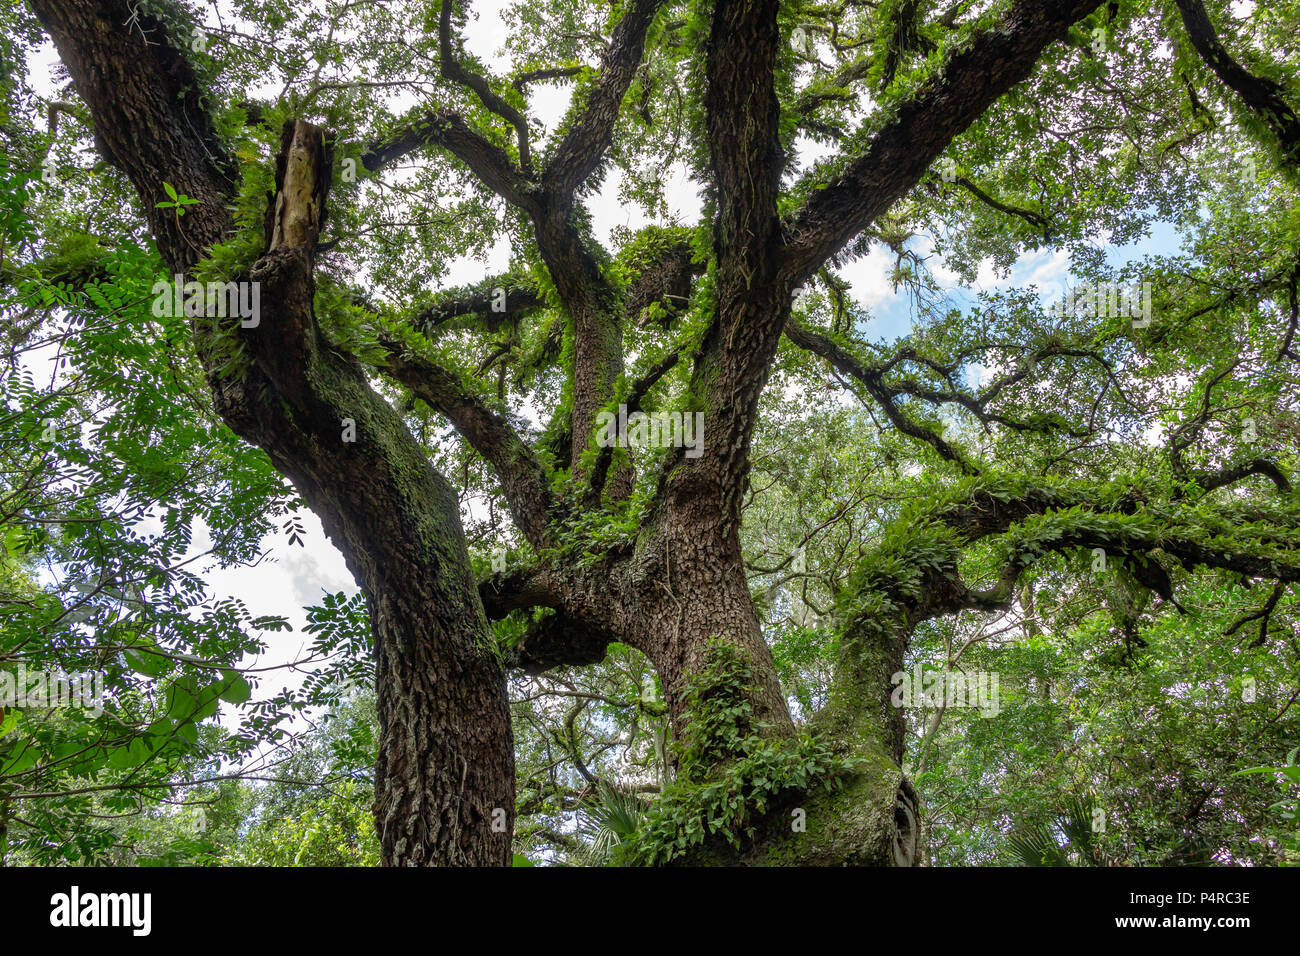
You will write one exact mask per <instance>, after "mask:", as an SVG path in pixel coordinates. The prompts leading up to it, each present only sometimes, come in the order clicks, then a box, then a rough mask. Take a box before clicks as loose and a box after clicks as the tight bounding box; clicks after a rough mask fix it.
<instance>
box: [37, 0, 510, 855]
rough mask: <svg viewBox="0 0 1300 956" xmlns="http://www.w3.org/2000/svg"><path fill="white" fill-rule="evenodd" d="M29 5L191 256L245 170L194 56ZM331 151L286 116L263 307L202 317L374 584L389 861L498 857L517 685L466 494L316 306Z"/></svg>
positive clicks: (236, 394)
mask: <svg viewBox="0 0 1300 956" xmlns="http://www.w3.org/2000/svg"><path fill="white" fill-rule="evenodd" d="M32 8H33V10H34V11H35V12H36V14H37V16H38V17H39V18H40V19H41V21H42V23H43V24H44V26H45V28H46V30H47V31H48V32H49V33H50V35H51V37H52V38H53V40H54V43H55V46H56V47H57V49H58V51H59V55H60V57H61V59H62V60H63V62H64V63H65V64H66V65H67V66H68V69H69V72H70V73H71V74H72V77H73V79H74V81H75V82H76V84H77V89H78V92H79V93H80V94H81V96H82V97H83V99H85V101H86V103H87V104H88V105H89V107H90V110H91V115H92V118H93V120H94V124H95V132H96V134H97V138H98V140H99V141H100V143H101V145H102V148H103V149H104V150H105V152H106V154H107V156H108V158H109V160H110V161H111V162H113V163H114V165H116V166H118V167H119V168H120V169H122V170H123V172H124V173H126V175H127V176H128V178H129V179H130V181H131V183H132V185H133V186H134V187H135V189H136V192H137V193H138V194H139V196H140V199H141V202H142V205H143V206H144V209H145V214H146V216H147V217H148V220H149V225H150V228H151V230H152V232H153V235H154V237H155V238H156V240H157V242H158V247H159V250H160V251H161V253H162V255H163V258H164V260H165V261H166V262H167V264H168V266H169V268H170V270H171V271H172V272H175V273H186V272H188V271H189V270H190V269H191V268H192V267H193V266H194V265H195V264H196V263H197V262H199V260H200V259H201V258H203V256H205V255H206V254H207V251H208V250H209V249H210V248H211V246H212V245H213V244H215V243H217V242H220V241H223V240H224V239H226V238H228V236H229V234H230V233H231V230H232V229H233V222H232V220H231V217H230V214H229V212H228V211H227V207H228V204H229V203H230V202H231V201H232V199H233V196H234V191H235V190H234V176H233V175H232V173H231V171H232V170H234V169H235V168H236V167H235V164H234V163H233V162H231V161H230V160H229V158H228V157H227V156H226V155H225V152H224V148H223V147H222V145H221V143H220V142H219V141H218V139H217V137H216V136H215V134H214V133H213V131H212V125H211V122H210V120H209V117H208V116H207V115H206V113H205V112H204V110H203V108H202V107H201V104H200V102H199V94H198V90H197V81H196V78H195V76H194V73H193V70H192V69H191V68H190V67H189V65H188V63H187V62H186V60H185V58H184V56H183V55H182V54H181V53H180V52H179V51H178V48H177V47H176V46H175V45H173V43H172V40H171V39H170V38H169V37H168V36H167V29H166V27H165V25H164V24H163V23H161V22H160V21H158V20H157V19H156V18H154V17H152V16H151V15H149V14H148V13H146V12H144V11H143V10H135V9H133V8H131V7H130V6H129V4H127V3H126V2H124V0H32ZM330 165H331V164H330V155H329V150H328V149H327V148H326V145H325V141H324V137H323V135H322V133H321V131H320V130H319V129H317V128H316V127H313V126H311V125H310V124H308V123H304V122H301V121H291V122H290V123H289V124H287V126H286V130H285V136H284V141H283V145H282V150H281V153H280V156H279V158H278V168H277V177H276V185H277V189H276V195H275V197H274V199H273V202H272V206H271V208H270V209H269V210H268V223H267V225H268V229H267V232H268V242H267V249H266V251H265V253H264V254H263V255H262V256H261V257H260V258H259V259H258V260H257V262H256V263H255V264H254V265H253V266H252V268H251V270H250V271H249V272H248V274H247V275H239V276H236V277H234V278H235V279H236V280H238V281H247V282H254V283H260V296H259V298H260V304H261V314H260V316H259V319H258V322H257V324H256V325H255V326H253V327H249V328H241V327H239V325H240V320H239V318H237V317H230V318H226V319H217V320H213V319H199V320H196V322H195V323H194V330H195V336H196V340H197V346H198V351H199V355H200V358H201V359H202V360H203V361H204V365H205V368H206V372H207V376H208V380H209V384H210V386H211V388H212V392H213V396H214V400H215V405H216V408H217V410H218V412H219V413H220V414H221V416H222V418H223V419H224V420H225V421H226V423H227V424H228V425H229V426H230V427H231V428H232V429H233V430H234V431H235V432H236V433H237V434H239V435H240V436H241V437H243V438H245V439H246V440H248V441H250V442H251V443H253V444H256V445H258V446H260V447H261V448H263V449H264V450H265V451H266V453H267V454H268V455H269V456H270V458H271V461H272V463H273V464H274V465H275V467H276V469H277V470H278V471H280V472H281V473H282V474H284V475H285V476H287V477H288V478H289V479H290V480H291V481H293V483H294V485H295V486H296V487H297V488H298V490H299V492H300V493H301V494H302V496H303V498H304V499H305V500H306V502H307V504H308V505H309V506H310V507H311V509H312V510H313V511H314V512H315V513H316V514H317V515H318V516H319V517H320V519H321V522H322V525H323V526H324V528H325V531H326V534H327V535H328V536H329V537H330V539H331V540H332V541H333V542H334V544H335V545H336V546H337V547H338V548H339V549H340V551H342V553H343V555H344V557H345V559H346V560H347V563H348V567H349V568H350V570H351V571H352V572H353V574H354V575H355V576H356V578H357V580H358V582H359V584H360V585H361V588H362V590H363V592H364V593H365V595H366V599H367V604H368V607H369V610H370V618H371V627H372V631H373V634H374V643H375V653H376V665H377V685H378V686H377V696H378V710H379V720H380V744H379V746H380V758H379V762H378V766H377V768H376V791H377V792H376V800H375V813H376V822H377V826H378V831H379V837H380V844H381V850H382V860H383V862H384V863H385V864H387V865H428V864H477V865H489V864H490V865H506V864H508V863H509V862H510V860H511V832H512V827H513V818H514V747H513V740H512V736H511V729H510V717H509V701H508V698H507V695H506V687H505V675H504V667H503V664H502V662H501V661H500V659H499V657H498V655H497V652H496V650H495V648H494V647H493V642H492V640H491V636H490V632H489V630H488V627H487V621H486V618H485V616H484V614H483V610H482V605H481V603H480V600H479V597H478V589H477V587H476V584H475V582H474V580H473V578H472V576H471V572H470V566H469V557H468V552H467V550H466V545H465V540H464V535H463V532H462V529H461V525H460V516H459V511H458V507H457V502H456V497H455V495H454V494H453V493H452V491H451V489H450V487H449V486H448V485H447V483H446V481H445V480H444V479H443V478H442V476H441V475H439V474H438V473H437V472H436V471H435V470H434V469H433V468H432V467H431V466H430V464H429V462H428V458H427V456H426V455H425V453H424V451H423V449H422V448H421V447H420V446H419V444H418V443H417V442H416V441H415V439H414V438H412V436H411V435H410V433H409V431H408V430H407V429H406V426H405V424H404V423H403V422H402V420H401V417H400V416H399V415H398V414H397V413H396V412H395V411H394V410H393V409H392V408H391V407H390V406H389V405H388V403H387V402H386V401H385V400H384V399H383V398H382V397H380V396H379V395H378V394H376V393H375V392H374V390H373V389H371V388H370V386H369V384H368V383H367V381H366V376H365V373H364V372H363V371H362V369H361V367H360V366H359V365H358V364H356V363H355V362H354V361H352V360H350V359H349V358H347V357H344V356H342V355H340V354H339V353H338V352H337V351H336V350H335V349H333V348H332V347H331V346H330V343H329V342H328V340H327V339H326V337H325V336H324V334H323V333H322V331H321V330H320V328H319V326H318V324H317V322H316V317H315V314H314V311H313V299H314V283H313V278H312V268H313V259H314V253H315V247H316V242H317V240H318V238H319V234H320V228H321V224H322V222H323V220H324V217H325V209H326V207H325V198H326V194H327V191H328V187H329V178H330ZM163 183H168V184H170V185H172V186H173V187H174V188H175V189H176V190H177V191H178V192H180V193H183V194H184V195H187V196H190V197H193V198H195V199H198V200H199V202H198V204H197V205H193V206H190V207H188V211H187V213H186V215H185V216H184V218H183V219H182V218H181V217H180V216H178V215H177V214H176V212H175V211H173V210H170V209H159V208H157V206H156V203H157V202H158V201H160V200H161V199H163V198H165V193H164V190H163ZM231 348H234V349H235V350H236V351H237V352H240V353H242V355H243V356H244V357H245V358H247V359H248V361H247V362H244V363H241V366H242V367H241V370H240V371H238V372H231V371H229V370H223V368H222V365H223V361H224V360H223V359H222V358H219V356H220V355H221V354H222V351H223V349H224V350H225V355H226V357H228V356H229V351H230V349H231ZM348 423H350V425H351V427H350V428H349V427H348ZM345 436H346V437H345Z"/></svg>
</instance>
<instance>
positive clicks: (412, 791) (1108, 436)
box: [0, 0, 1300, 865]
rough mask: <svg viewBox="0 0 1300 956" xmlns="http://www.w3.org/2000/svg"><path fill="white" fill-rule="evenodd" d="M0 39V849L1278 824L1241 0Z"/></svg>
mask: <svg viewBox="0 0 1300 956" xmlns="http://www.w3.org/2000/svg"><path fill="white" fill-rule="evenodd" d="M496 16H499V17H500V22H501V23H502V24H503V25H504V27H505V30H504V33H503V34H502V35H501V37H500V40H499V46H500V48H499V49H495V50H493V51H492V53H491V55H490V56H489V55H487V54H485V53H484V52H483V51H484V50H485V48H486V47H487V46H491V45H492V44H491V43H489V42H488V41H486V40H485V39H484V36H485V34H484V32H483V30H482V28H483V25H484V23H486V22H488V21H489V19H490V18H491V17H496ZM0 17H3V19H4V21H5V28H6V29H5V31H4V34H3V41H2V43H0V64H2V65H3V69H2V70H0V93H2V94H3V98H2V101H0V102H2V104H3V105H0V137H2V138H3V149H2V150H0V216H2V219H0V228H2V230H3V232H2V234H0V296H2V299H0V308H2V309H3V312H4V315H5V319H6V322H5V330H4V338H5V341H4V348H5V352H6V355H5V359H6V365H5V369H4V375H3V378H2V379H0V393H2V396H3V406H2V408H0V534H2V535H3V544H4V553H3V557H2V558H0V669H3V670H9V671H13V670H14V669H15V668H17V667H19V666H21V667H22V668H25V669H26V670H27V671H31V672H32V673H35V672H37V671H40V672H42V673H50V674H54V673H56V672H57V673H63V674H73V673H79V674H88V675H94V677H95V679H97V680H99V681H100V682H101V684H102V688H103V693H102V695H101V697H100V698H99V699H100V701H101V703H102V707H97V708H92V709H87V708H85V707H80V708H78V707H44V706H41V705H40V704H39V703H33V702H31V701H30V700H29V701H28V702H27V703H26V704H24V703H23V702H22V701H18V700H14V701H4V700H0V704H4V705H5V706H4V709H3V711H2V713H3V714H4V716H3V718H0V856H4V855H5V854H9V855H11V856H12V857H13V858H15V859H17V860H18V861H19V862H32V863H48V862H56V861H60V860H62V861H77V862H124V861H125V862H147V863H174V862H182V861H188V862H201V863H208V864H223V863H225V864H229V863H261V864H298V865H301V864H320V865H338V864H347V865H369V864H374V863H377V862H382V863H383V864H388V865H398V864H400V865H426V864H453V865H457V864H477V865H484V864H510V863H511V862H514V863H516V864H521V863H527V862H534V863H569V864H646V865H660V864H665V863H672V862H687V863H700V862H713V863H741V864H750V865H771V864H843V863H855V864H883V865H918V864H924V865H974V864H987V863H1005V862H1009V861H1011V862H1022V863H1027V864H1032V865H1037V864H1055V865H1105V864H1120V865H1158V864H1168V863H1191V862H1195V863H1218V864H1256V865H1258V864H1279V863H1294V862H1295V861H1296V854H1297V852H1300V845H1297V837H1298V834H1297V830H1296V823H1297V816H1296V814H1297V812H1300V808H1297V805H1296V790H1295V787H1296V785H1297V782H1298V778H1300V770H1297V769H1296V754H1295V748H1296V747H1297V746H1298V745H1300V711H1298V710H1297V709H1296V708H1295V706H1294V704H1295V701H1296V699H1297V697H1300V683H1297V681H1300V661H1298V658H1300V644H1298V643H1297V639H1298V638H1300V624H1298V623H1297V621H1298V614H1300V612H1298V610H1297V607H1298V606H1297V603H1296V596H1295V588H1294V586H1295V585H1296V584H1297V582H1300V549H1298V545H1300V498H1297V496H1296V491H1295V488H1294V485H1293V482H1294V480H1295V475H1296V473H1297V468H1298V467H1300V399H1298V397H1297V384H1298V382H1300V374H1298V373H1300V337H1298V335H1297V329H1298V328H1300V292H1298V289H1300V120H1297V117H1296V113H1295V110H1296V109H1297V108H1298V106H1297V104H1300V77H1297V57H1296V50H1295V37H1296V36H1297V34H1298V32H1300V4H1297V3H1294V2H1290V0H1286V2H1272V3H1267V4H1265V3H1247V4H1240V3H1229V2H1226V0H1150V2H1145V0H1143V2H1139V0H1121V2H1102V0H1056V2H1051V0H990V2H978V0H975V2H971V0H956V2H941V0H880V2H868V0H843V2H840V3H813V2H780V0H705V2H700V3H696V2H693V0H686V2H669V0H615V2H602V3H596V2H590V0H561V2H558V3H547V4H539V3H534V2H530V0H520V2H516V3H513V4H511V5H508V6H506V7H504V8H502V9H501V10H499V11H493V12H492V13H487V12H485V13H483V14H482V15H481V17H479V19H477V20H476V19H475V17H476V14H475V12H474V8H473V5H472V4H470V3H467V2H464V0H460V2H457V0H440V2H424V0H391V2H390V0H337V2H336V0H330V2H326V3H324V4H321V5H313V4H310V3H299V2H292V0H233V2H220V3H212V4H210V5H203V4H198V3H187V2H181V0H28V3H27V5H26V6H25V7H23V6H10V7H7V8H6V9H5V10H4V12H3V13H2V14H0ZM46 40H49V41H52V44H53V49H54V51H55V52H57V56H58V59H59V61H60V64H61V65H60V66H59V68H58V69H57V71H56V74H55V76H56V79H55V80H54V82H50V81H49V79H48V78H47V77H45V76H43V75H42V73H41V68H40V56H39V51H40V50H41V49H43V48H42V44H43V43H44V42H45V41H46ZM614 206H617V207H618V208H619V210H620V213H621V214H623V218H624V219H625V223H626V224H619V223H617V222H616V221H615V217H612V216H611V215H610V214H609V211H610V209H611V208H613V207H614ZM611 223H613V224H612V225H611ZM881 262H884V263H885V264H886V266H885V268H883V269H879V270H878V272H877V273H875V274H876V275H878V283H879V286H880V287H879V288H873V287H871V286H870V285H869V283H868V282H867V281H866V278H864V277H867V276H869V275H871V274H873V273H870V272H869V271H868V266H870V267H871V268H875V264H877V263H881ZM474 263H479V264H480V266H476V267H475V268H477V269H478V271H477V272H476V273H475V275H477V278H475V279H473V280H472V281H469V282H467V283H464V284H458V283H459V279H453V278H452V277H453V276H461V275H465V274H467V271H468V270H469V269H470V267H471V266H472V265H473V264H474ZM489 263H490V266H489ZM305 511H310V512H311V513H313V514H314V515H315V516H316V517H317V518H318V519H319V521H320V524H321V526H322V528H323V530H324V533H325V535H326V536H328V538H329V540H330V541H331V542H332V543H333V545H334V546H335V547H337V548H338V550H339V551H340V552H341V553H342V554H343V556H344V558H345V560H346V561H347V565H348V568H349V570H350V571H351V573H352V574H353V575H354V577H355V579H356V583H357V586H358V588H359V593H357V594H356V595H351V594H348V593H329V594H326V595H324V596H323V597H322V599H321V601H320V603H319V604H318V605H317V606H315V607H312V608H309V609H307V612H306V619H307V621H308V624H307V631H308V634H309V637H310V642H309V644H308V646H307V647H305V648H304V652H303V654H302V659H301V660H295V661H294V662H293V663H292V664H290V665H286V668H285V669H286V670H288V671H290V672H292V673H295V674H300V675H302V676H301V679H298V680H297V682H296V683H295V684H293V686H289V687H287V688H285V689H283V690H276V691H274V692H270V693H260V692H259V687H260V686H261V683H262V679H263V677H264V671H263V670H261V669H259V667H258V666H257V664H256V660H255V659H256V655H257V654H258V653H259V652H260V651H263V650H264V649H265V648H266V647H267V646H268V643H271V642H277V641H284V640H288V639H289V632H290V631H291V630H292V625H291V624H290V622H289V621H288V620H287V619H286V618H285V617H284V616H265V615H256V614H253V613H251V612H250V611H249V610H248V608H247V607H246V606H245V605H244V603H243V602H241V601H240V600H239V599H238V598H237V597H236V598H231V597H226V596H220V595H217V594H215V593H214V591H213V589H212V587H211V584H210V582H209V581H208V580H206V578H205V576H204V573H203V567H204V566H231V565H239V564H250V563H255V562H257V561H258V560H261V559H262V558H263V556H264V555H263V547H264V545H263V542H264V539H266V538H267V536H268V535H270V534H272V533H273V532H276V531H279V532H281V533H282V534H283V535H285V536H287V539H288V541H289V546H290V547H293V546H297V545H301V544H302V543H303V541H304V537H305V536H306V534H307V532H306V531H305V530H304V525H303V513H304V512H305ZM277 635H279V636H277ZM0 686H2V685H0ZM196 812H200V813H201V820H202V822H201V825H199V826H198V827H197V828H196V827H195V826H193V825H192V816H193V814H194V813H196Z"/></svg>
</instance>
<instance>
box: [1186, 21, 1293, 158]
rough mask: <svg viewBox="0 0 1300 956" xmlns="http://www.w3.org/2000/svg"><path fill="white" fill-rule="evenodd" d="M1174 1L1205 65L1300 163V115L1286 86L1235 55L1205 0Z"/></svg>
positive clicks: (1287, 155) (1289, 154)
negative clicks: (1252, 69) (1248, 66)
mask: <svg viewBox="0 0 1300 956" xmlns="http://www.w3.org/2000/svg"><path fill="white" fill-rule="evenodd" d="M1174 3H1175V5H1176V6H1177V7H1178V12H1179V14H1181V15H1182V19H1183V26H1184V27H1185V28H1186V29H1187V36H1188V38H1189V39H1190V40H1191V41H1192V46H1193V47H1195V48H1196V52H1197V54H1198V55H1199V56H1200V57H1201V59H1202V60H1204V61H1205V65H1206V66H1208V67H1209V68H1210V69H1211V70H1213V71H1214V75H1215V76H1217V77H1218V78H1219V79H1220V80H1222V81H1223V84H1224V85H1225V86H1227V87H1228V88H1229V89H1230V90H1232V91H1233V92H1234V93H1236V94H1237V97H1238V98H1239V99H1240V100H1241V102H1242V105H1243V106H1245V108H1246V109H1247V110H1248V111H1249V112H1250V115H1251V116H1253V117H1255V119H1257V120H1258V121H1259V122H1261V123H1263V124H1264V125H1265V126H1266V127H1267V128H1268V130H1269V131H1270V132H1271V133H1272V134H1273V136H1275V137H1276V138H1277V141H1278V145H1279V146H1280V147H1281V150H1282V155H1283V157H1284V158H1285V160H1286V161H1287V162H1288V163H1290V164H1291V165H1292V166H1300V118H1297V116H1296V113H1295V110H1294V109H1292V107H1291V104H1290V103H1288V102H1287V100H1286V93H1287V92H1288V91H1287V89H1286V87H1284V86H1282V84H1280V83H1277V82H1275V81H1273V80H1270V79H1268V78H1267V77H1263V76H1255V75H1254V74H1253V73H1251V72H1250V71H1249V70H1247V69H1246V68H1245V67H1243V66H1241V64H1239V63H1238V62H1237V61H1236V60H1234V59H1233V58H1232V55H1231V54H1230V53H1229V52H1228V50H1227V48H1226V47H1225V46H1224V45H1223V42H1222V41H1221V40H1220V39H1219V35H1218V33H1216V32H1215V29H1214V24H1213V23H1212V22H1210V17H1209V14H1207V13H1206V12H1205V6H1204V4H1202V3H1201V0H1174Z"/></svg>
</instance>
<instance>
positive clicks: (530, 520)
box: [380, 335, 551, 547]
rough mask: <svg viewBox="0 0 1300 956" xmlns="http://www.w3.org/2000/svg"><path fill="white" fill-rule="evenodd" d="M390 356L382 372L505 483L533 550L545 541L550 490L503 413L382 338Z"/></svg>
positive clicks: (393, 341)
mask: <svg viewBox="0 0 1300 956" xmlns="http://www.w3.org/2000/svg"><path fill="white" fill-rule="evenodd" d="M380 345H381V346H383V348H384V350H385V351H386V352H387V353H388V363H387V365H386V366H385V367H384V368H383V369H382V370H383V371H385V372H387V373H388V374H390V375H392V377H393V378H395V379H396V380H397V381H399V382H401V383H402V384H403V385H405V386H406V387H407V388H409V389H410V390H411V392H412V394H414V395H415V396H416V397H417V398H419V399H421V400H423V401H424V402H425V403H426V404H427V405H428V406H429V407H430V408H432V409H434V410H435V411H437V412H439V413H440V414H442V415H445V416H446V417H447V419H448V420H449V421H450V422H451V423H452V424H453V425H454V426H455V427H456V430H457V431H458V432H459V433H460V434H461V435H462V436H464V438H465V440H466V441H467V442H469V444H470V446H471V447H472V448H473V449H474V450H475V451H477V452H478V453H479V454H480V455H482V456H483V457H484V458H485V459H486V460H487V461H488V463H489V464H490V465H491V466H492V468H493V470H495V471H496V473H497V477H498V478H500V480H501V488H502V491H503V492H504V493H505V497H506V503H507V505H508V506H509V508H510V514H511V516H512V517H513V518H514V520H515V523H516V524H517V525H518V526H519V529H520V531H522V532H523V534H524V537H526V538H527V539H528V540H529V541H530V542H531V543H532V544H533V545H534V546H537V547H541V546H544V545H545V544H546V542H547V522H548V520H549V512H550V504H551V491H550V484H549V483H548V482H547V480H546V473H545V472H544V471H543V470H542V466H541V465H540V463H538V461H537V459H536V457H535V456H534V455H533V451H532V449H531V448H529V447H528V445H527V444H525V443H524V441H523V440H522V439H521V438H520V437H519V436H518V435H517V434H516V433H515V430H514V429H513V428H511V427H510V424H509V423H508V422H507V421H506V420H505V418H503V417H502V416H501V415H498V414H497V413H496V412H494V411H492V409H490V408H488V407H487V405H485V404H484V403H483V402H482V401H481V400H480V399H479V398H478V397H477V396H475V395H472V394H470V393H468V392H467V391H466V390H465V389H464V387H463V386H462V385H461V382H460V379H459V377H458V376H456V375H454V374H453V373H452V372H450V371H448V370H447V369H445V368H443V367H442V366H441V365H438V364H436V363H435V362H431V361H429V360H428V359H425V358H423V357H421V356H419V355H417V354H415V353H414V352H412V351H411V350H410V349H408V348H406V347H405V346H404V345H403V344H402V343H401V342H399V341H398V340H396V339H394V338H392V337H391V336H388V335H381V336H380Z"/></svg>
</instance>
